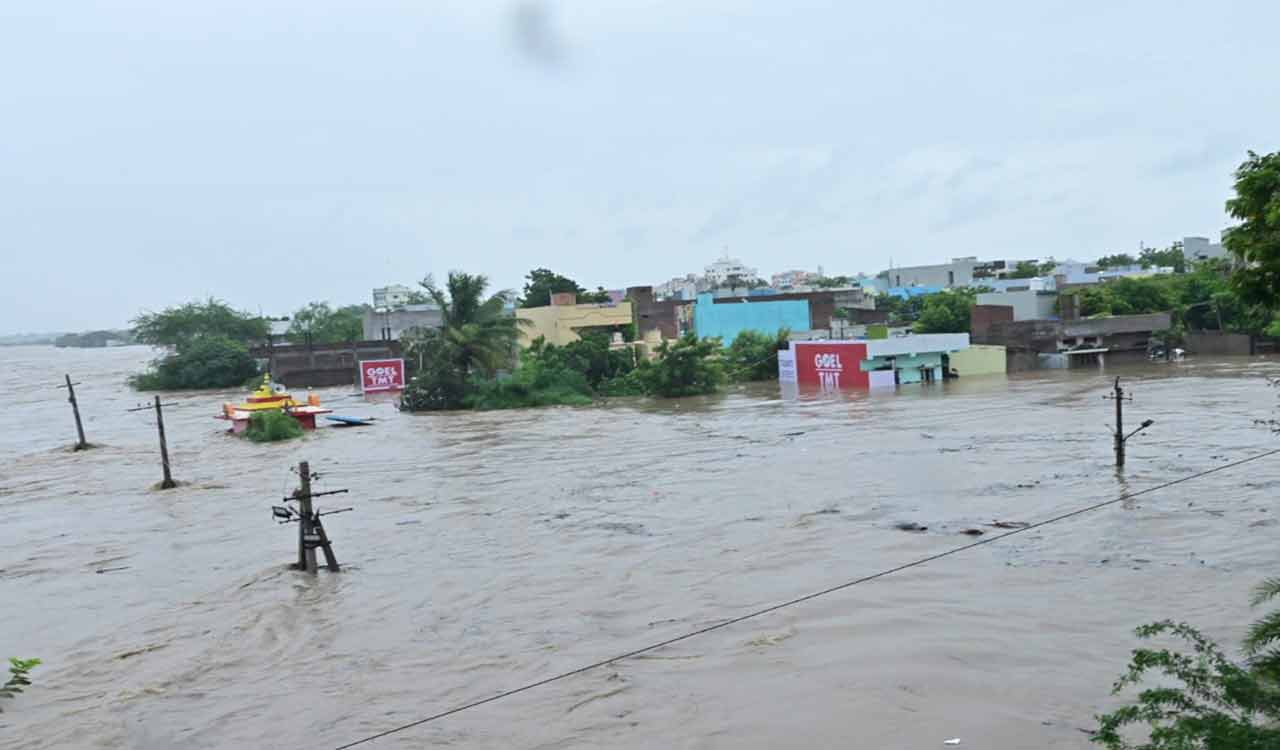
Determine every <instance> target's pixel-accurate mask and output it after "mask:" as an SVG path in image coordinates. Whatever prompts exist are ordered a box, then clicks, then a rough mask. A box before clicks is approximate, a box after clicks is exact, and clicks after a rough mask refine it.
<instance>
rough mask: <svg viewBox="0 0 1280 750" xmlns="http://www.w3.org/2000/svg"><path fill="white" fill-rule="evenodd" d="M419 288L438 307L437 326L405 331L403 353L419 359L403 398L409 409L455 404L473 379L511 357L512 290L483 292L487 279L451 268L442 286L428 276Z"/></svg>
mask: <svg viewBox="0 0 1280 750" xmlns="http://www.w3.org/2000/svg"><path fill="white" fill-rule="evenodd" d="M421 284H422V287H423V289H425V290H426V293H427V296H429V297H430V298H431V300H432V302H434V303H435V304H436V305H438V306H439V307H440V310H441V325H440V327H439V328H433V329H429V330H425V331H423V330H417V331H415V332H413V333H412V334H406V336H405V342H406V354H407V355H408V356H409V357H410V358H411V359H415V360H417V361H418V362H419V372H418V374H417V375H415V376H414V377H413V378H412V379H411V380H410V381H409V383H408V384H407V385H406V387H405V391H404V397H403V403H404V405H405V406H406V408H409V409H411V410H419V409H456V408H458V407H460V406H462V403H463V399H464V397H465V396H466V392H467V384H468V383H469V382H470V381H471V380H472V379H473V378H491V377H493V375H494V374H495V373H496V372H497V371H498V370H501V369H505V368H508V367H510V366H511V365H512V363H513V362H514V360H515V356H514V355H515V350H516V344H517V342H518V341H519V338H520V326H521V325H527V324H528V323H527V321H525V320H523V319H521V318H517V317H515V316H513V315H510V314H508V313H507V311H506V302H507V300H508V299H510V298H511V292H508V291H502V292H498V293H497V294H494V295H491V296H488V297H486V296H485V292H486V290H487V289H488V287H489V280H488V279H487V278H486V277H485V276H483V275H480V274H475V275H473V274H467V273H461V272H458V271H450V272H449V279H448V282H447V283H446V284H445V287H444V288H440V287H438V286H437V285H436V283H435V281H434V280H433V279H432V278H431V277H430V276H427V278H425V279H423V280H422V282H421Z"/></svg>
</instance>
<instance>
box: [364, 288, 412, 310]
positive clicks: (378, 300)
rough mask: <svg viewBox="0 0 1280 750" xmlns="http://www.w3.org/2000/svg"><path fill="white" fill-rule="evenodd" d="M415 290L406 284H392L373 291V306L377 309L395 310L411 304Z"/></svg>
mask: <svg viewBox="0 0 1280 750" xmlns="http://www.w3.org/2000/svg"><path fill="white" fill-rule="evenodd" d="M411 294H413V290H412V289H410V288H409V287H407V286H405V285H404V284H390V285H388V286H380V287H377V288H376V289H374V290H373V306H374V308H375V309H377V308H393V307H400V306H402V305H407V304H409V299H410V295H411Z"/></svg>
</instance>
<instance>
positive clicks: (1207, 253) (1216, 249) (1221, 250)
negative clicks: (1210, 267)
mask: <svg viewBox="0 0 1280 750" xmlns="http://www.w3.org/2000/svg"><path fill="white" fill-rule="evenodd" d="M1182 256H1183V257H1184V258H1186V259H1187V260H1189V261H1191V262H1193V263H1199V262H1203V261H1206V260H1216V259H1218V258H1225V259H1229V258H1230V257H1231V252H1230V251H1229V250H1227V249H1226V248H1225V247H1223V246H1222V243H1221V242H1210V241H1209V238H1208V237H1183V238H1182Z"/></svg>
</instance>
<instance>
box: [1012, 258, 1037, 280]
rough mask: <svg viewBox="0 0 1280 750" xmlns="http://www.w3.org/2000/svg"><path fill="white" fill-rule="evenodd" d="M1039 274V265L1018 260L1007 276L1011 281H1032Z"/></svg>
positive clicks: (1031, 261) (1030, 261)
mask: <svg viewBox="0 0 1280 750" xmlns="http://www.w3.org/2000/svg"><path fill="white" fill-rule="evenodd" d="M1039 274H1040V265H1039V264H1038V263H1036V262H1035V261H1034V260H1020V261H1018V264H1017V265H1016V266H1014V267H1013V271H1012V272H1011V273H1010V274H1009V278H1011V279H1033V278H1035V277H1036V276H1038V275H1039Z"/></svg>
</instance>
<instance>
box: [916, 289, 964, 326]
mask: <svg viewBox="0 0 1280 750" xmlns="http://www.w3.org/2000/svg"><path fill="white" fill-rule="evenodd" d="M977 298H978V290H976V289H948V290H947V291H944V292H938V293H937V294H927V295H924V297H923V298H922V299H923V307H922V308H921V309H920V315H919V317H918V318H917V319H916V322H915V326H914V330H915V332H916V333H968V332H969V314H970V312H971V310H972V308H973V305H974V303H975V302H976V301H977Z"/></svg>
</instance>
